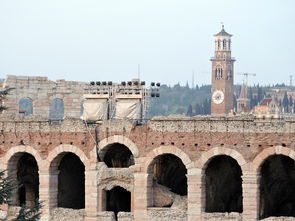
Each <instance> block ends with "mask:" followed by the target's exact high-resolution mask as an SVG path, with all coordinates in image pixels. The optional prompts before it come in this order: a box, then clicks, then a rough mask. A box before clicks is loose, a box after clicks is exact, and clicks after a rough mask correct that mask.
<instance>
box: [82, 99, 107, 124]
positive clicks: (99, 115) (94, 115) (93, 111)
mask: <svg viewBox="0 0 295 221" xmlns="http://www.w3.org/2000/svg"><path fill="white" fill-rule="evenodd" d="M107 113H108V99H86V100H84V102H83V115H82V120H106V119H107Z"/></svg>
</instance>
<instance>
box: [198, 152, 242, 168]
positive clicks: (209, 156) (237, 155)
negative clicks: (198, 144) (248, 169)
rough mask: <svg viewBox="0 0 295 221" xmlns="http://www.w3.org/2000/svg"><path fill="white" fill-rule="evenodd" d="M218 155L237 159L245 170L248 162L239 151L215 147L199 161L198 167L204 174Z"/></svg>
mask: <svg viewBox="0 0 295 221" xmlns="http://www.w3.org/2000/svg"><path fill="white" fill-rule="evenodd" d="M218 155H226V156H229V157H232V158H233V159H235V160H236V161H237V162H238V164H239V165H240V167H241V168H242V169H243V168H244V166H245V165H246V163H247V162H246V160H245V159H244V157H243V156H242V154H240V153H239V152H238V151H236V150H234V149H230V148H226V147H214V148H212V149H210V150H208V151H207V152H205V153H203V154H202V155H201V157H200V158H199V159H198V160H197V162H196V166H197V167H198V168H200V169H202V172H203V171H205V169H206V168H207V166H208V164H209V162H210V161H211V160H212V159H213V158H214V157H215V156H218Z"/></svg>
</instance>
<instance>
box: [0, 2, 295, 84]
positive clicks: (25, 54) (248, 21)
mask: <svg viewBox="0 0 295 221" xmlns="http://www.w3.org/2000/svg"><path fill="white" fill-rule="evenodd" d="M220 22H224V24H225V29H226V31H227V32H229V33H231V34H233V35H234V36H233V39H232V42H233V43H232V50H233V53H232V55H233V57H235V58H236V59H237V61H236V63H235V72H255V73H257V76H256V77H255V78H251V79H250V82H251V83H253V82H255V83H262V84H268V83H276V82H280V83H281V82H285V83H288V82H289V75H291V74H293V75H294V79H295V70H294V68H293V66H292V65H294V63H295V56H294V51H295V42H294V41H295V1H294V0H247V1H240V0H202V1H201V0H199V1H198V0H104V1H102V0H47V1H46V0H44V1H41V0H25V1H24V0H19V1H17V0H0V30H1V34H0V77H4V75H6V74H16V75H40V76H48V77H49V78H50V79H52V80H55V79H66V80H79V81H90V80H112V81H117V82H120V81H121V80H129V79H131V78H134V77H137V64H141V77H142V79H143V80H146V81H152V80H153V81H159V82H162V83H167V84H171V85H173V84H175V83H177V82H180V83H181V84H185V83H186V81H191V78H192V69H194V70H195V73H196V76H195V81H196V83H198V84H202V83H209V82H210V71H211V62H210V61H209V59H210V57H211V56H213V50H214V40H213V34H215V33H217V32H219V31H220ZM241 81H242V77H241V76H236V78H235V83H239V82H241Z"/></svg>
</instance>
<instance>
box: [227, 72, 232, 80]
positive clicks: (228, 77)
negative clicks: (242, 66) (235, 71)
mask: <svg viewBox="0 0 295 221" xmlns="http://www.w3.org/2000/svg"><path fill="white" fill-rule="evenodd" d="M231 76H232V74H231V71H228V72H227V75H226V79H227V80H229V79H231Z"/></svg>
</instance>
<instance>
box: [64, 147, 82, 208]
mask: <svg viewBox="0 0 295 221" xmlns="http://www.w3.org/2000/svg"><path fill="white" fill-rule="evenodd" d="M58 169H59V174H58V207H63V208H72V209H82V208H85V175H84V172H85V167H84V164H83V163H82V162H81V160H80V159H79V157H78V156H76V155H75V154H73V153H67V154H66V155H65V156H63V158H62V159H61V161H60V164H59V167H58Z"/></svg>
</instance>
